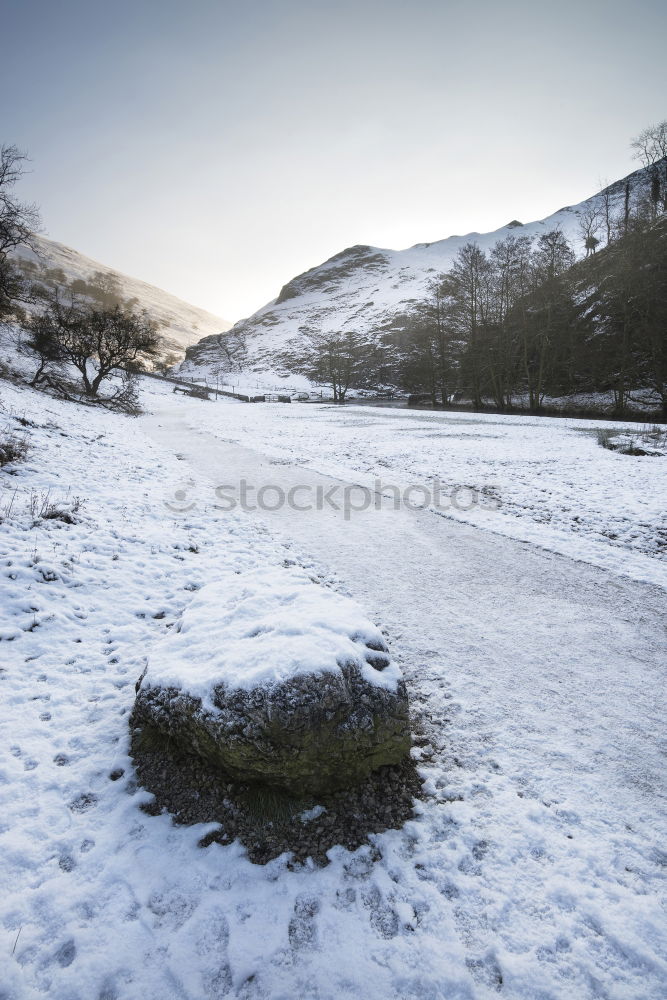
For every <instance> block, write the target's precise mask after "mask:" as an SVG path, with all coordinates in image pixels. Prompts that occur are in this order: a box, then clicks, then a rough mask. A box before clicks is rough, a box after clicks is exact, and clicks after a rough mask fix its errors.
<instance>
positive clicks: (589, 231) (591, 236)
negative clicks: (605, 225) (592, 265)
mask: <svg viewBox="0 0 667 1000" xmlns="http://www.w3.org/2000/svg"><path fill="white" fill-rule="evenodd" d="M603 218H604V216H603V212H602V211H600V209H599V208H597V207H596V206H595V204H591V205H588V206H587V207H586V208H585V209H584V210H583V211H582V212H580V214H579V233H580V234H581V239H582V241H583V244H584V249H585V250H586V256H587V257H590V255H591V254H592V253H595V251H596V250H597V248H598V246H599V244H600V240H599V238H598V233H599V232H600V228H601V226H602V222H603Z"/></svg>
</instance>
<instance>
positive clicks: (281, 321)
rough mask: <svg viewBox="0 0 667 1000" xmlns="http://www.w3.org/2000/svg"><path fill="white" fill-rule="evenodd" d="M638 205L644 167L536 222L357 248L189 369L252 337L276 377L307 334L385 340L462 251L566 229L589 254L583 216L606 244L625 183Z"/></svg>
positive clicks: (247, 363) (192, 353) (201, 348)
mask: <svg viewBox="0 0 667 1000" xmlns="http://www.w3.org/2000/svg"><path fill="white" fill-rule="evenodd" d="M627 182H629V184H630V188H631V199H632V200H633V201H634V199H636V198H637V197H638V196H639V195H640V193H642V194H643V193H644V192H645V191H646V190H647V189H648V186H649V184H650V173H649V170H644V169H641V170H637V171H635V172H634V173H633V174H630V175H629V176H628V177H626V178H623V179H622V180H619V181H616V182H615V183H614V184H611V185H610V186H609V187H608V188H605V189H603V190H602V191H600V192H598V193H597V194H595V195H593V196H592V197H590V198H588V199H586V200H585V201H582V202H581V203H580V204H578V205H573V206H567V207H565V208H561V209H559V210H558V211H557V212H554V214H553V215H550V216H548V217H547V218H546V219H542V220H539V221H537V222H530V223H527V224H525V225H524V224H522V223H520V222H518V221H516V220H514V221H512V222H509V223H508V224H507V225H506V226H503V227H502V228H501V229H497V230H496V231H495V232H492V233H467V234H466V235H465V236H450V237H449V238H447V239H444V240H439V241H437V242H435V243H418V244H416V245H415V246H413V247H409V248H408V249H406V250H384V249H380V248H378V247H371V246H354V247H349V248H348V249H346V250H343V251H342V252H341V253H338V254H336V255H335V256H333V257H331V258H330V259H329V260H326V261H324V263H323V264H320V265H318V266H317V267H314V268H311V269H310V270H309V271H306V272H305V273H304V274H300V275H298V276H297V277H295V278H293V279H292V280H291V281H289V282H288V283H287V284H286V285H285V286H284V287H283V288H282V290H281V292H280V294H279V295H278V297H277V298H276V299H274V300H273V301H272V302H269V303H268V304H267V305H265V306H264V307H263V308H261V309H259V310H258V311H257V312H256V313H255V314H254V315H253V316H251V317H249V318H248V319H245V320H241V321H240V322H239V323H237V324H236V325H235V326H234V327H232V330H231V331H230V333H229V334H223V335H222V336H212V337H206V338H204V339H203V340H200V341H199V343H198V344H196V345H194V346H193V347H190V348H189V349H188V350H187V352H186V360H185V362H184V366H183V368H182V371H183V373H184V374H190V375H195V376H198V377H201V376H202V375H205V374H206V371H207V370H210V367H211V366H212V365H215V364H216V363H218V362H219V361H220V360H222V361H223V362H224V360H225V353H226V352H225V350H224V346H225V345H229V343H230V339H231V338H233V337H234V336H237V337H238V338H241V337H242V338H243V339H245V342H246V348H247V357H246V358H245V359H244V361H243V367H244V368H247V369H250V370H252V371H254V372H256V373H262V372H270V373H271V374H272V375H273V377H274V379H275V374H276V373H278V374H279V373H280V372H281V370H282V369H283V368H284V361H283V360H282V356H283V355H284V354H292V355H294V356H295V357H298V356H299V354H300V353H302V352H301V350H300V348H301V347H302V346H303V344H304V337H305V336H306V335H307V333H308V332H330V331H350V330H352V331H355V332H357V333H361V334H371V336H373V335H381V334H382V333H383V332H384V331H387V330H390V329H391V328H392V327H393V326H395V325H396V323H397V321H399V320H400V317H401V316H402V315H403V314H405V313H406V312H407V311H409V309H410V308H411V306H413V305H414V304H415V302H416V301H418V300H420V299H422V298H423V297H424V295H425V293H426V290H427V286H428V284H429V282H430V281H431V280H432V279H433V278H435V277H436V276H437V275H438V274H440V273H442V272H443V271H445V270H447V269H448V268H449V267H450V265H451V264H452V262H453V260H454V257H455V256H456V253H457V252H458V250H459V249H460V248H461V247H462V246H464V245H465V244H466V243H471V242H474V243H476V244H478V246H480V247H481V248H482V249H484V250H489V249H491V248H492V247H493V246H494V245H495V244H496V243H497V242H498V241H499V240H501V239H504V238H506V237H507V236H509V235H510V234H513V235H515V236H518V235H523V236H530V237H534V238H537V237H539V236H540V235H541V234H542V233H546V232H549V231H550V230H552V229H556V228H559V229H560V230H561V231H562V232H563V233H564V234H565V235H566V236H567V237H568V239H569V240H570V241H571V242H572V244H573V245H574V247H575V249H576V251H577V253H578V254H579V253H581V252H582V251H583V239H582V236H581V233H580V223H581V217H582V214H583V213H585V212H587V210H589V209H593V208H596V209H598V211H599V213H600V216H601V220H600V221H601V224H600V230H599V232H598V238H599V239H600V240H601V243H602V245H604V242H605V225H604V223H603V222H602V217H603V215H604V205H605V201H608V206H609V213H610V215H612V216H617V215H618V214H619V213H622V211H623V206H624V199H625V191H626V183H627Z"/></svg>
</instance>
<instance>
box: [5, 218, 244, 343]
mask: <svg viewBox="0 0 667 1000" xmlns="http://www.w3.org/2000/svg"><path fill="white" fill-rule="evenodd" d="M37 248H38V253H33V252H32V251H31V250H28V249H26V248H24V247H22V248H20V249H19V250H18V251H17V252H16V261H17V263H18V265H19V267H20V268H21V269H22V270H24V271H26V273H27V274H28V276H30V277H32V278H33V280H40V281H41V280H45V281H46V283H47V284H53V283H54V282H55V283H56V284H60V283H63V279H62V277H61V276H59V275H58V273H57V272H59V271H62V273H63V275H64V279H65V282H66V283H67V284H68V285H71V283H72V282H73V281H76V280H80V281H86V282H88V281H90V279H91V278H92V277H93V275H95V274H99V273H102V274H104V275H105V276H109V277H111V278H112V279H113V280H114V281H115V282H116V283H117V285H118V288H119V292H120V294H121V296H122V297H123V298H124V299H136V300H137V302H138V307H139V308H140V309H146V311H147V312H148V313H149V314H150V315H151V316H152V317H153V318H154V319H155V320H156V322H157V323H158V324H159V326H160V328H161V333H162V335H163V337H164V340H165V347H166V349H167V350H168V351H173V352H175V353H180V354H181V355H182V352H183V351H184V350H185V348H186V347H188V346H189V345H190V344H195V343H196V342H197V341H198V340H200V339H201V338H202V337H210V336H211V335H213V334H218V333H220V332H221V331H223V330H228V329H229V328H230V326H231V323H229V322H228V321H227V320H225V319H221V318H220V316H214V315H213V313H210V312H207V311H206V310H205V309H199V308H198V307H197V306H193V305H191V304H190V303H189V302H183V301H182V299H178V298H176V296H175V295H170V294H169V292H165V291H163V290H162V289H161V288H156V287H155V286H154V285H149V284H148V283H147V282H145V281H140V280H139V279H138V278H132V277H130V276H129V275H127V274H122V273H121V272H120V271H115V270H114V269H113V268H112V267H107V265H106V264H100V263H99V262H98V261H96V260H91V258H90V257H85V256H84V255H83V254H80V253H78V252H77V251H76V250H72V248H71V247H67V246H64V244H62V243H56V242H54V241H53V240H49V239H46V238H45V237H42V236H40V237H38V238H37ZM49 272H51V274H50V275H49Z"/></svg>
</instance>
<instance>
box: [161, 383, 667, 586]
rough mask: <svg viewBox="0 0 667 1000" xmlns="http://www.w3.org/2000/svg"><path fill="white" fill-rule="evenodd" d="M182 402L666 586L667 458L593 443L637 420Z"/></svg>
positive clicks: (337, 465)
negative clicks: (634, 454)
mask: <svg viewBox="0 0 667 1000" xmlns="http://www.w3.org/2000/svg"><path fill="white" fill-rule="evenodd" d="M152 398H154V399H156V398H157V397H155V396H154V397H152ZM179 412H180V413H181V419H182V421H183V423H184V425H185V426H189V427H191V428H199V427H201V426H205V427H206V429H207V431H208V432H209V433H211V434H214V435H217V436H218V437H221V438H222V439H223V440H225V441H231V442H236V443H238V444H241V445H243V446H245V447H250V448H256V449H258V450H259V451H261V452H263V453H264V454H266V455H269V456H270V457H271V458H273V459H274V460H275V461H277V462H281V461H285V462H289V463H293V464H298V465H301V466H304V467H308V468H311V469H316V470H317V471H319V472H322V473H325V474H327V475H330V476H333V477H335V478H339V479H342V480H346V481H348V480H351V481H352V482H357V483H359V484H362V485H363V486H365V487H367V488H368V489H369V490H373V491H375V490H377V489H378V488H379V489H384V490H385V492H386V493H387V495H392V496H393V495H394V489H393V488H394V487H396V488H398V489H399V490H400V491H401V501H402V500H403V499H404V491H405V490H406V489H407V488H409V487H410V486H412V487H414V489H413V491H412V492H411V493H410V494H409V495H408V497H407V500H408V502H410V503H412V504H418V503H426V504H429V505H433V504H434V503H435V502H437V506H438V509H439V512H440V513H441V514H443V515H445V516H447V517H453V518H456V519H458V520H463V521H467V522H469V523H472V524H476V525H478V526H480V527H483V528H484V529H485V530H488V531H493V532H497V533H500V534H502V535H506V536H508V537H511V538H516V539H519V540H521V541H527V542H531V543H533V544H537V545H540V546H542V547H544V548H548V549H550V550H552V551H554V552H560V553H562V554H564V555H569V556H571V557H573V558H575V559H584V560H586V561H588V562H591V563H593V564H595V565H598V566H604V567H608V568H610V569H613V570H614V571H616V572H621V573H624V574H628V575H630V576H632V577H634V578H635V579H638V580H645V581H648V582H652V583H658V584H662V585H665V584H667V509H666V507H665V497H667V461H664V460H663V459H662V458H660V457H654V456H630V455H623V454H619V453H618V452H614V451H610V450H606V449H604V448H602V447H600V444H599V443H598V433H600V432H601V433H603V434H608V433H610V432H612V431H613V429H614V428H618V429H619V430H623V429H625V430H627V431H628V432H630V433H632V432H637V431H640V430H641V429H642V427H643V425H641V424H634V423H630V422H625V423H624V422H619V423H616V424H613V425H612V424H608V423H603V424H601V423H600V422H599V421H594V420H582V419H574V418H565V417H563V418H548V419H547V418H543V417H529V416H525V417H524V416H504V415H501V414H479V413H460V412H459V413H456V412H435V413H433V412H428V411H414V410H404V409H393V408H390V407H373V406H354V405H346V406H344V407H341V406H335V405H324V406H319V405H316V404H311V403H308V404H298V403H293V404H290V405H285V404H254V405H252V406H247V405H244V406H229V405H226V404H224V403H220V402H218V403H217V404H215V405H212V406H209V407H206V408H205V410H202V409H201V404H199V403H195V404H192V403H188V402H187V401H183V402H182V403H180V404H179ZM378 484H380V485H379V487H378ZM261 485H262V484H258V483H255V484H254V486H255V488H256V489H257V488H258V487H259V486H261ZM236 486H237V493H236V496H237V498H238V483H237V484H236ZM436 488H439V499H438V497H437V496H436ZM301 500H302V502H303V500H305V495H304V496H302V498H301ZM339 501H340V498H339ZM362 502H363V500H362V497H361V496H359V497H358V498H356V499H353V503H362Z"/></svg>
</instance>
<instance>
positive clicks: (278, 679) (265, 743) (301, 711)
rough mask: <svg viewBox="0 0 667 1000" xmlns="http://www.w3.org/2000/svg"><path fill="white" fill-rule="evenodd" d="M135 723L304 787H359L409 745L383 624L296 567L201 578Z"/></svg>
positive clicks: (241, 774)
mask: <svg viewBox="0 0 667 1000" xmlns="http://www.w3.org/2000/svg"><path fill="white" fill-rule="evenodd" d="M131 725H132V726H133V727H141V728H142V729H145V728H148V730H150V731H152V735H153V736H155V735H156V734H157V735H159V736H160V737H164V738H165V745H167V741H169V742H170V743H171V745H173V746H175V747H176V748H179V747H180V748H181V749H183V750H185V751H187V752H194V753H197V754H199V755H200V756H201V757H202V758H205V759H206V760H207V762H208V763H209V764H210V765H212V766H213V767H215V768H217V769H219V770H220V771H221V772H223V773H224V774H225V775H227V776H229V777H230V778H232V779H235V780H239V781H244V782H260V783H262V784H266V785H270V786H276V787H279V788H283V789H285V790H287V791H288V792H290V793H292V794H297V795H302V794H312V793H320V792H327V791H333V790H335V789H339V788H345V787H349V786H350V785H351V784H353V783H354V782H356V781H359V780H360V779H361V778H363V777H364V776H365V775H366V774H368V773H369V772H370V771H372V770H374V769H375V768H377V767H380V766H382V765H384V764H394V763H398V762H399V761H401V760H402V759H403V758H404V757H405V756H406V754H407V753H408V751H409V748H410V731H409V716H408V699H407V693H406V689H405V683H404V681H403V678H402V675H401V672H400V670H399V668H398V667H397V666H396V664H395V663H393V662H392V660H391V659H390V657H389V655H388V652H387V647H386V645H385V643H384V640H383V638H382V634H381V633H380V631H379V629H378V628H377V627H376V626H375V625H373V624H372V623H371V622H370V621H369V620H368V618H367V617H366V616H365V615H364V613H363V611H362V610H361V608H360V607H359V606H358V605H357V604H355V603H354V601H351V600H349V599H348V598H346V597H343V596H341V595H340V594H337V593H335V592H334V591H332V590H330V589H328V588H327V587H324V586H320V585H318V584H317V583H314V582H313V581H312V580H311V578H310V577H309V576H308V575H307V574H306V573H305V572H303V571H302V570H300V569H296V568H292V569H271V570H254V571H252V572H249V573H245V574H240V575H234V576H230V577H227V578H226V579H225V580H223V581H221V582H217V583H213V584H209V585H208V586H206V587H204V588H202V590H200V591H199V592H198V593H197V595H196V596H195V597H194V599H193V600H192V602H191V604H190V605H189V606H188V607H187V608H186V609H185V611H184V613H183V616H182V618H181V620H180V622H179V624H178V625H177V627H176V628H175V629H174V631H173V632H172V633H171V634H170V635H169V636H167V637H166V638H165V639H164V640H162V641H161V642H160V643H159V644H158V645H157V647H155V651H154V653H153V654H152V655H151V658H150V661H149V665H148V668H147V672H146V675H145V677H144V679H143V681H142V684H141V687H140V690H139V692H138V695H137V700H136V703H135V707H134V710H133V713H132V718H131Z"/></svg>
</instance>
